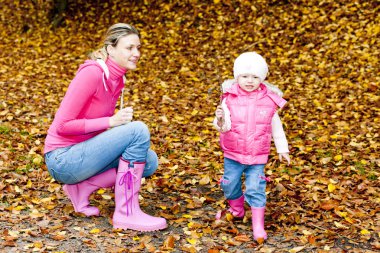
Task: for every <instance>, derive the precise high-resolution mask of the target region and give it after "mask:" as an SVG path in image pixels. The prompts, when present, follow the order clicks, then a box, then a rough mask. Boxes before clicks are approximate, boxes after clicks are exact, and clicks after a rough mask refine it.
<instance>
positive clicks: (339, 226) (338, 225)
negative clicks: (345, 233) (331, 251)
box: [334, 221, 348, 229]
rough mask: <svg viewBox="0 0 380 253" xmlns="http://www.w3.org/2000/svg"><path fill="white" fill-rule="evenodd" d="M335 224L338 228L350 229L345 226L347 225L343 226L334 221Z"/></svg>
mask: <svg viewBox="0 0 380 253" xmlns="http://www.w3.org/2000/svg"><path fill="white" fill-rule="evenodd" d="M334 224H335V226H336V227H337V228H344V229H348V227H347V226H345V225H343V224H341V223H339V222H336V221H334Z"/></svg>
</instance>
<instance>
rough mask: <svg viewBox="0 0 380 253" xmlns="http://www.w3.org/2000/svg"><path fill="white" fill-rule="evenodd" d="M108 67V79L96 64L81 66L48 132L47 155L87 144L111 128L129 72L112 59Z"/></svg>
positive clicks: (92, 62)
mask: <svg viewBox="0 0 380 253" xmlns="http://www.w3.org/2000/svg"><path fill="white" fill-rule="evenodd" d="M105 64H106V65H107V67H108V70H109V77H108V78H106V73H105V71H104V70H103V68H102V67H101V65H100V64H99V63H98V62H97V61H94V60H87V61H85V63H84V64H82V65H81V66H80V67H79V70H78V72H77V73H76V76H75V77H74V79H73V80H72V81H71V83H70V85H69V87H68V89H67V92H66V94H65V97H64V98H63V100H62V102H61V105H60V107H59V109H58V111H57V113H56V115H55V117H54V121H53V123H52V124H51V126H50V128H49V130H48V133H47V136H46V139H45V147H44V153H47V152H49V151H52V150H54V149H57V148H62V147H67V146H71V145H74V144H77V143H80V142H83V141H86V140H88V139H90V138H92V137H94V136H96V135H98V134H99V133H101V132H103V131H105V130H106V129H107V128H109V118H110V117H111V116H113V114H114V111H115V107H116V102H117V100H118V98H119V96H120V93H121V90H122V89H123V87H124V81H123V76H124V75H125V73H126V72H127V70H126V69H124V68H121V67H119V66H118V65H117V64H116V63H115V62H114V61H113V60H111V59H110V58H108V59H107V61H106V62H105Z"/></svg>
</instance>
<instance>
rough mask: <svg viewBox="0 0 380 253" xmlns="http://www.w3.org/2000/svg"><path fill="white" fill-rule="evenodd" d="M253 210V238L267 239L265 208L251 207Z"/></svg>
mask: <svg viewBox="0 0 380 253" xmlns="http://www.w3.org/2000/svg"><path fill="white" fill-rule="evenodd" d="M251 210H252V230H253V238H254V239H255V240H256V241H257V239H259V238H262V239H265V240H266V239H267V232H265V229H264V214H265V207H251Z"/></svg>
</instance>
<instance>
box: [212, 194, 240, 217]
mask: <svg viewBox="0 0 380 253" xmlns="http://www.w3.org/2000/svg"><path fill="white" fill-rule="evenodd" d="M227 202H228V204H229V205H230V208H229V209H228V210H227V211H218V213H217V214H216V216H215V218H216V219H217V220H220V219H221V218H222V216H224V215H226V213H227V212H230V213H231V214H232V215H233V216H234V217H236V218H238V219H243V218H244V214H245V211H244V195H241V197H240V198H237V199H228V200H227Z"/></svg>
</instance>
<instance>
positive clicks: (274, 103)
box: [220, 84, 286, 165]
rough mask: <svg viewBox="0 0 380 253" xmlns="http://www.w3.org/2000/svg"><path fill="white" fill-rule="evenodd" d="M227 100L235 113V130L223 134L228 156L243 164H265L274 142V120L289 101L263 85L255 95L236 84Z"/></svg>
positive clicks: (225, 95) (222, 142)
mask: <svg viewBox="0 0 380 253" xmlns="http://www.w3.org/2000/svg"><path fill="white" fill-rule="evenodd" d="M223 97H224V98H226V104H227V107H228V109H229V110H230V113H231V130H230V131H228V132H224V133H220V145H221V147H222V149H223V151H224V156H225V157H227V158H230V159H232V160H235V161H237V162H239V163H241V164H249V165H251V164H265V163H266V162H267V161H268V155H269V153H270V146H271V141H272V118H273V115H274V113H275V112H276V110H277V108H278V107H280V108H282V107H283V106H284V105H285V103H286V100H285V99H283V98H281V97H280V96H278V95H277V94H275V93H273V92H271V91H269V90H268V89H267V88H266V86H265V85H263V84H261V85H260V87H259V89H257V90H256V91H253V92H246V91H244V90H242V89H240V87H239V85H238V84H233V85H232V86H231V88H229V89H228V90H227V91H226V93H225V94H223Z"/></svg>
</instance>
